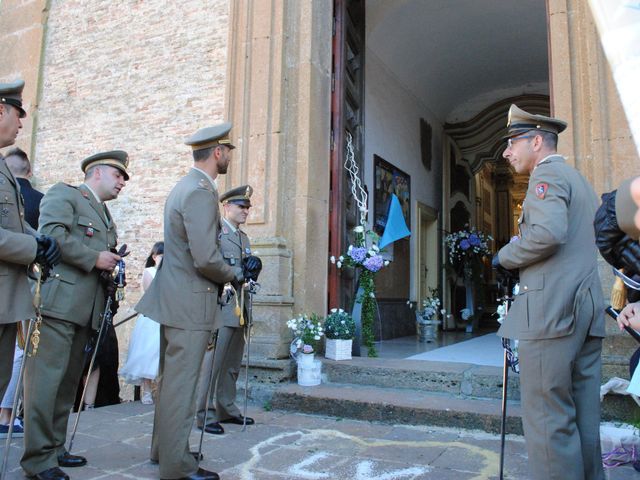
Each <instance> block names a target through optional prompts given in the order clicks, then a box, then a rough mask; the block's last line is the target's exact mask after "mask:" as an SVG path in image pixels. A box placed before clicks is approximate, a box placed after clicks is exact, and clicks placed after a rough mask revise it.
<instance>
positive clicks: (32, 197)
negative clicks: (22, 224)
mask: <svg viewBox="0 0 640 480" xmlns="http://www.w3.org/2000/svg"><path fill="white" fill-rule="evenodd" d="M4 161H5V162H6V163H7V167H9V170H11V173H13V176H14V177H16V180H18V183H19V184H20V193H22V197H23V198H24V219H25V220H26V221H27V223H28V224H29V225H31V226H32V227H33V229H34V230H37V229H38V217H39V216H40V202H41V201H42V197H44V193H42V192H40V191H38V190H36V189H35V188H33V186H31V181H30V178H31V177H32V176H33V172H32V171H31V162H29V157H28V156H27V154H26V153H25V152H24V151H23V150H21V149H19V148H13V149H11V150H9V152H7V155H6V156H5V157H4Z"/></svg>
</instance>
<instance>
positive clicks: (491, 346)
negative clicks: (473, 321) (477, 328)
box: [408, 333, 503, 367]
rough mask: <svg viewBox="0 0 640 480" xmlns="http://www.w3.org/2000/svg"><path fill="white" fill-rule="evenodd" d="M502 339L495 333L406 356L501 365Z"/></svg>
mask: <svg viewBox="0 0 640 480" xmlns="http://www.w3.org/2000/svg"><path fill="white" fill-rule="evenodd" d="M502 358H503V350H502V341H501V338H500V337H498V336H497V335H496V334H495V333H489V334H487V335H483V336H481V337H476V338H472V339H471V340H465V341H463V342H459V343H454V344H453V345H449V346H447V347H441V348H436V349H435V350H431V351H429V352H424V353H420V354H418V355H413V356H411V357H408V360H428V361H432V362H457V363H473V364H475V365H489V366H492V367H502Z"/></svg>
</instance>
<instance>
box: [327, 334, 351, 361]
mask: <svg viewBox="0 0 640 480" xmlns="http://www.w3.org/2000/svg"><path fill="white" fill-rule="evenodd" d="M352 346H353V340H334V339H332V338H327V344H326V346H325V352H324V356H325V357H327V358H330V359H331V360H351V348H352Z"/></svg>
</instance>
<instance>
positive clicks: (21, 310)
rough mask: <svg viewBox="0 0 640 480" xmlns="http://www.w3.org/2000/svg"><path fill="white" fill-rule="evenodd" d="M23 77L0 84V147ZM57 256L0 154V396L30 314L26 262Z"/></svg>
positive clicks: (13, 121) (8, 133)
mask: <svg viewBox="0 0 640 480" xmlns="http://www.w3.org/2000/svg"><path fill="white" fill-rule="evenodd" d="M23 88H24V82H23V81H22V80H20V81H17V82H13V83H0V148H3V147H8V146H9V145H13V144H14V143H15V141H16V136H17V135H18V132H19V131H20V128H22V123H21V121H20V119H21V118H24V117H25V115H26V113H25V111H24V110H23V108H22V89H23ZM59 258H60V252H59V250H58V244H57V243H56V242H55V240H53V239H52V238H51V237H46V236H40V237H38V235H37V233H36V231H35V230H34V229H33V228H31V227H30V226H29V224H28V223H27V222H26V221H25V219H24V202H23V199H22V195H21V194H20V184H19V183H18V182H17V180H16V178H15V177H14V175H13V174H12V173H11V171H10V170H9V168H8V167H7V164H6V163H5V161H4V158H2V156H1V155H0V305H2V308H0V398H1V397H2V396H4V394H5V391H6V389H7V385H8V384H9V380H10V379H11V372H12V370H13V369H12V365H13V352H14V347H15V342H16V331H17V322H19V321H22V320H27V319H29V318H33V317H34V315H35V311H34V308H33V296H32V295H31V290H30V288H29V283H28V281H27V266H28V265H29V264H31V263H33V262H34V261H35V262H38V263H40V264H41V265H43V266H45V267H48V268H50V267H51V266H53V264H55V263H56V262H57V261H58V260H59Z"/></svg>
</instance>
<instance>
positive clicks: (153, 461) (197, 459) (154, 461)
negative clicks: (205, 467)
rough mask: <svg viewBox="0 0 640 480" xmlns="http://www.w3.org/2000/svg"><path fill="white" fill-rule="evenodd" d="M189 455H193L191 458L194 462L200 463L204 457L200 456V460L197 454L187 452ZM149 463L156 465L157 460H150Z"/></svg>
mask: <svg viewBox="0 0 640 480" xmlns="http://www.w3.org/2000/svg"><path fill="white" fill-rule="evenodd" d="M189 453H190V454H191V455H193V458H195V459H196V462H201V461H202V460H204V455H203V454H200V458H198V452H189ZM149 461H150V462H151V463H153V464H154V465H157V464H158V460H156V459H155V458H150V459H149Z"/></svg>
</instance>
